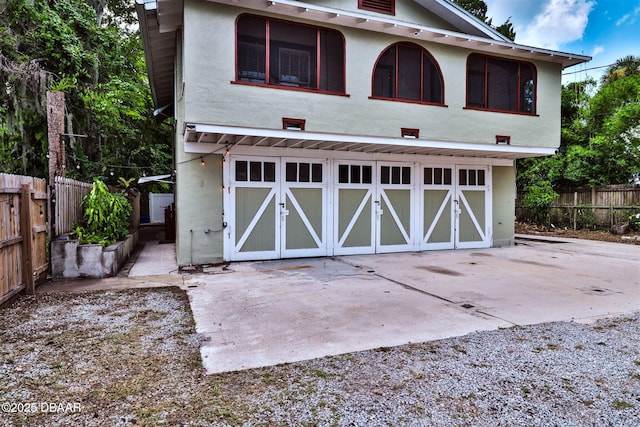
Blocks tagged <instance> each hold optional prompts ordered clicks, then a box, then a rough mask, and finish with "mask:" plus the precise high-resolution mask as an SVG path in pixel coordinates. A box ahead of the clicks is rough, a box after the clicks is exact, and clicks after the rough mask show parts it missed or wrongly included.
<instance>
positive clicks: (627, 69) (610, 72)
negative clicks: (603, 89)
mask: <svg viewBox="0 0 640 427" xmlns="http://www.w3.org/2000/svg"><path fill="white" fill-rule="evenodd" d="M633 74H640V56H634V55H628V56H625V57H623V58H620V59H618V60H617V61H616V62H614V63H613V64H611V65H610V66H609V68H607V72H606V73H605V74H604V75H603V76H602V84H603V85H607V84H611V83H612V82H614V81H616V80H618V79H620V78H622V77H628V76H631V75H633Z"/></svg>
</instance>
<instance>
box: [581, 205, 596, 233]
mask: <svg viewBox="0 0 640 427" xmlns="http://www.w3.org/2000/svg"><path fill="white" fill-rule="evenodd" d="M576 225H577V226H578V229H579V230H595V229H596V228H598V225H600V222H599V221H598V218H596V214H595V212H594V210H593V209H590V208H587V207H585V208H582V209H578V218H577V219H576Z"/></svg>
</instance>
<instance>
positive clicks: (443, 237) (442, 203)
mask: <svg viewBox="0 0 640 427" xmlns="http://www.w3.org/2000/svg"><path fill="white" fill-rule="evenodd" d="M454 173H455V167H454V166H453V165H451V166H427V165H423V166H422V177H421V178H422V185H421V195H422V200H421V214H422V221H421V226H422V235H421V241H420V249H421V250H432V249H453V248H454V247H455V246H454V245H455V238H454V235H455V227H456V222H455V216H454V215H455V200H456V198H455V194H456V189H455V176H454Z"/></svg>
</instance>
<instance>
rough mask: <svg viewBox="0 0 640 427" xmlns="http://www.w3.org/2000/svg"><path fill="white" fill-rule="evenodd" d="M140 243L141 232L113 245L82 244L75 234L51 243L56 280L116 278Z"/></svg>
mask: <svg viewBox="0 0 640 427" xmlns="http://www.w3.org/2000/svg"><path fill="white" fill-rule="evenodd" d="M137 244H138V231H135V232H133V233H131V234H129V235H128V236H127V238H126V239H125V240H122V241H120V242H116V243H114V244H113V245H110V246H107V247H103V246H102V245H80V244H79V243H78V241H77V240H75V239H74V236H73V235H64V236H61V237H60V238H59V239H57V240H54V241H53V242H51V271H52V275H53V279H54V280H56V279H58V280H59V279H80V278H92V279H100V278H103V277H113V276H115V275H117V274H118V271H119V270H120V268H121V267H122V265H123V264H124V263H125V262H126V261H127V259H128V258H129V256H130V255H131V253H133V251H134V249H135V247H136V245H137Z"/></svg>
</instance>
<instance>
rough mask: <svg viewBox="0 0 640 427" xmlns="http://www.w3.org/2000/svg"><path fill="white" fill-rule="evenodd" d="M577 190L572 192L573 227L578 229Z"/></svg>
mask: <svg viewBox="0 0 640 427" xmlns="http://www.w3.org/2000/svg"><path fill="white" fill-rule="evenodd" d="M577 206H578V192H577V191H574V192H573V229H574V230H577V229H578V207H577Z"/></svg>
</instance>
